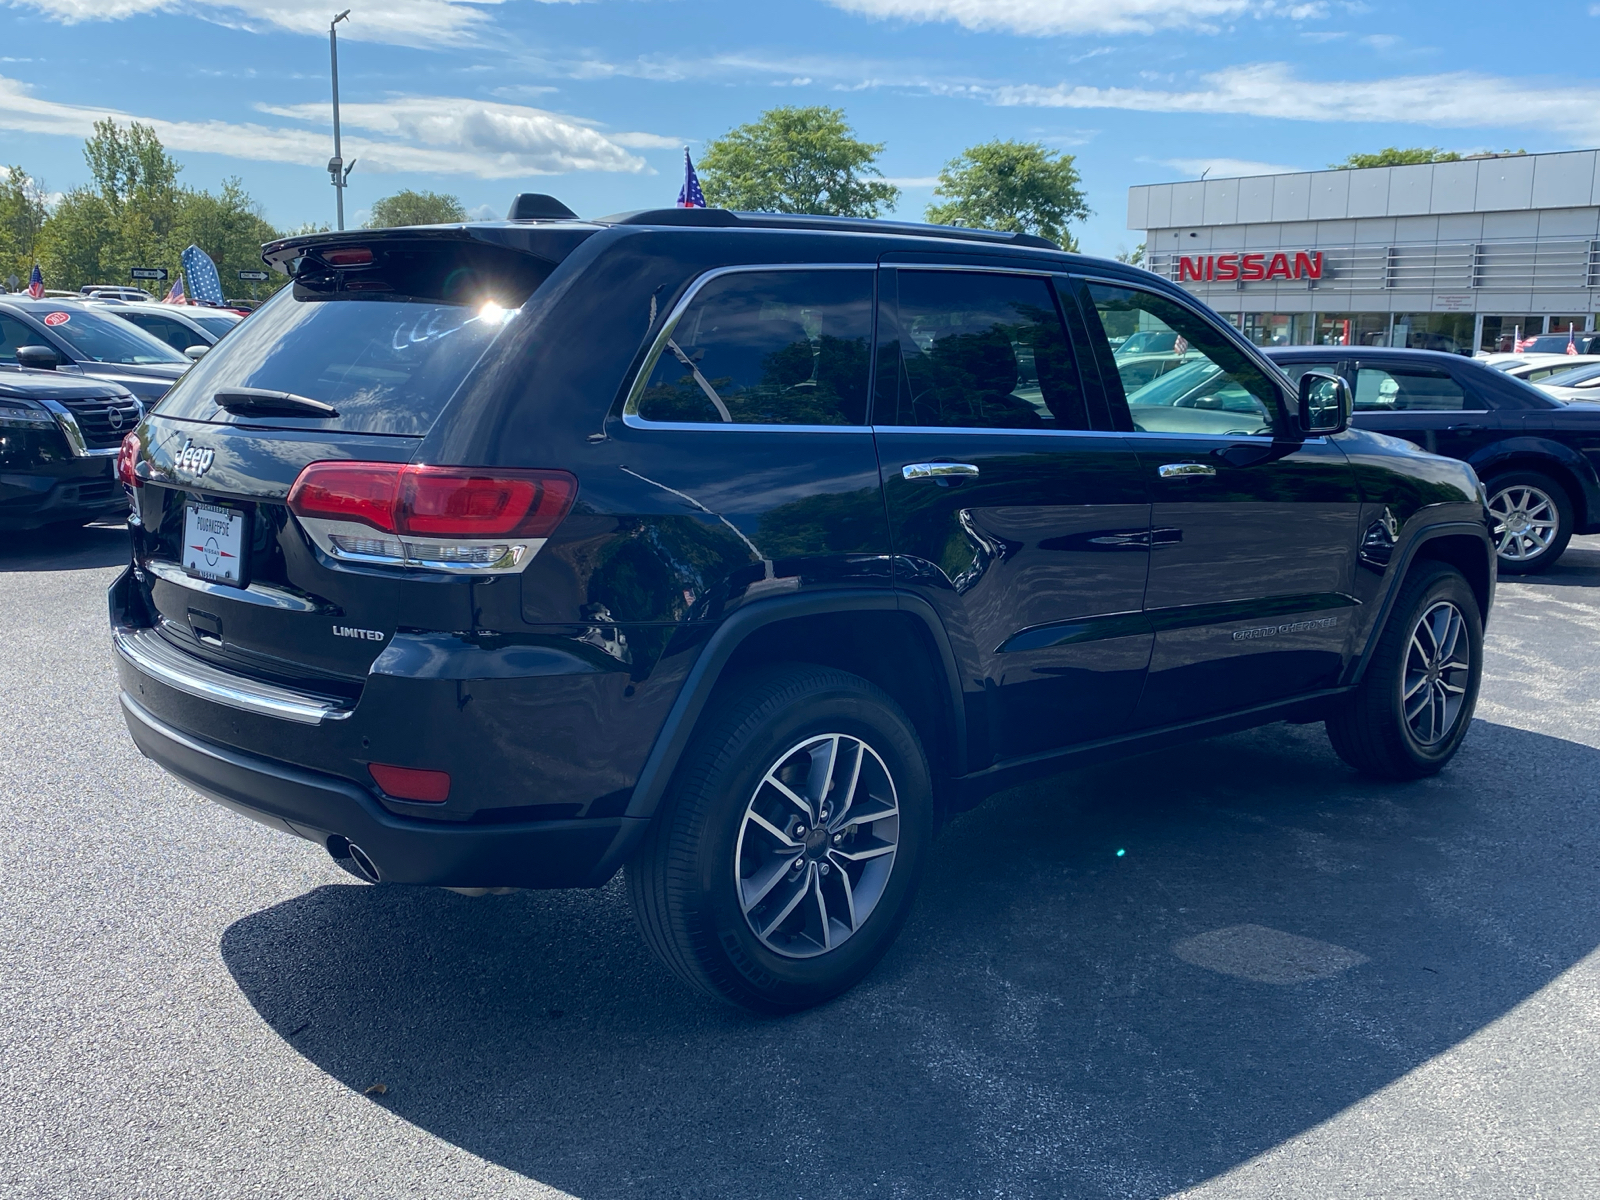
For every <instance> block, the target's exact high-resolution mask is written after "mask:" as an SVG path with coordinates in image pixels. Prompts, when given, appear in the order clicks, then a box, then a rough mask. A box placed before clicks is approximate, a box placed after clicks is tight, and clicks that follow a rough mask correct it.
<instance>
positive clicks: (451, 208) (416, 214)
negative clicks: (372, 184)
mask: <svg viewBox="0 0 1600 1200" xmlns="http://www.w3.org/2000/svg"><path fill="white" fill-rule="evenodd" d="M466 219H467V210H466V209H465V208H463V207H462V206H461V201H460V200H458V199H457V198H456V197H454V196H447V195H445V194H443V193H442V192H413V191H412V190H411V189H410V188H406V189H404V190H403V191H398V192H396V193H395V194H394V195H392V196H385V197H384V198H383V199H382V200H379V201H378V202H377V203H376V204H374V205H373V206H372V216H371V217H369V218H368V219H367V225H366V227H367V228H368V229H394V228H396V227H398V226H401V225H450V224H454V223H455V222H457V221H465V220H466Z"/></svg>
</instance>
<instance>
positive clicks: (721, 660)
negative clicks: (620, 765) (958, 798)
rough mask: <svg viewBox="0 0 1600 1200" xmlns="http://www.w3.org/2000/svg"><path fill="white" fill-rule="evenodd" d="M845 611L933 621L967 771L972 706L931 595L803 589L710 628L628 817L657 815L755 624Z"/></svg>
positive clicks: (961, 768)
mask: <svg viewBox="0 0 1600 1200" xmlns="http://www.w3.org/2000/svg"><path fill="white" fill-rule="evenodd" d="M846 612H905V613H910V614H911V615H913V616H915V617H917V618H919V619H920V620H921V621H922V623H923V624H924V625H925V626H926V627H927V630H928V634H929V636H930V637H931V638H932V640H933V645H934V648H935V649H936V650H937V652H938V654H939V657H940V659H941V665H942V667H943V669H944V676H945V680H946V686H947V688H948V689H949V696H948V702H949V706H950V715H951V721H952V722H953V730H954V734H955V737H954V741H955V753H954V759H955V760H954V762H952V764H951V766H952V773H953V774H955V775H960V774H962V773H964V772H965V771H966V744H967V729H966V712H965V707H964V705H963V703H962V698H961V676H960V673H959V671H958V669H957V667H956V658H955V653H954V652H953V651H952V650H951V648H950V638H949V635H948V634H947V633H946V632H945V628H944V623H943V622H942V621H940V620H939V615H938V613H937V612H935V611H934V608H933V606H932V605H931V604H929V603H928V602H927V601H926V600H923V599H922V598H921V597H919V596H915V595H912V594H911V593H909V592H903V591H899V590H896V589H893V588H840V589H834V590H828V591H816V592H801V593H797V594H795V595H792V596H774V597H772V598H770V599H766V600H758V601H756V602H755V603H753V604H747V605H745V606H743V607H741V608H739V609H738V610H737V611H736V612H734V613H733V614H732V615H730V616H728V617H727V618H726V619H724V620H723V622H722V623H721V624H720V625H718V626H717V627H716V629H715V630H713V631H712V633H711V636H710V637H709V638H707V639H706V644H705V645H704V647H702V649H701V651H700V654H699V656H698V657H697V658H696V659H695V662H694V665H693V666H692V667H690V669H689V673H688V675H687V676H686V677H685V678H684V681H683V686H682V687H680V688H679V689H678V697H677V699H676V700H675V701H673V704H672V708H671V709H670V710H668V712H667V719H666V721H665V722H664V723H663V724H662V726H661V730H660V732H659V733H657V734H656V740H655V744H654V745H653V746H652V747H651V748H650V756H649V757H648V758H646V759H645V762H644V766H643V768H641V769H640V772H639V778H638V781H637V782H636V783H635V784H634V787H633V796H632V798H631V799H630V800H629V801H628V808H627V812H626V814H625V815H627V816H628V817H630V818H633V819H634V820H637V821H638V822H639V824H640V826H641V827H642V826H643V825H644V824H646V823H647V822H648V820H649V818H650V817H651V816H653V815H654V814H655V811H656V808H657V806H658V805H659V804H660V803H661V797H662V796H663V795H664V794H665V793H666V790H667V784H668V783H669V782H670V781H671V779H672V773H673V771H675V770H676V769H677V766H678V760H679V758H681V757H682V755H683V751H684V749H685V748H686V747H687V746H688V744H689V739H690V738H691V737H692V736H693V735H694V729H695V726H696V724H697V723H698V722H699V720H700V714H701V713H702V712H704V711H705V707H706V702H707V701H708V700H710V698H711V693H712V691H713V690H714V689H715V688H716V685H717V682H718V680H719V679H720V678H721V676H722V671H723V668H724V667H726V666H727V664H728V660H729V659H730V658H732V657H733V652H734V651H735V650H737V649H738V648H739V644H740V643H741V642H743V641H744V640H745V639H746V638H747V637H749V636H750V635H751V634H752V633H754V632H755V631H756V630H758V629H760V628H762V627H763V626H766V625H771V624H772V623H773V622H775V621H787V620H791V619H793V618H795V617H812V616H825V615H830V614H833V613H846Z"/></svg>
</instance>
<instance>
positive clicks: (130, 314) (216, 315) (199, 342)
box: [99, 300, 244, 358]
mask: <svg viewBox="0 0 1600 1200" xmlns="http://www.w3.org/2000/svg"><path fill="white" fill-rule="evenodd" d="M99 307H103V308H104V309H105V311H107V312H109V313H112V314H114V315H116V316H118V317H121V318H122V319H123V320H124V321H127V322H129V323H130V324H132V325H137V326H138V327H139V328H140V329H142V330H144V331H145V332H146V333H148V334H149V335H150V336H151V337H154V338H159V339H160V340H161V341H163V342H165V343H166V344H167V345H169V346H171V347H172V348H173V349H174V350H176V351H178V352H179V353H180V354H181V353H183V352H184V351H186V350H189V349H190V348H192V347H195V346H198V347H200V352H201V353H205V352H206V351H208V350H210V349H211V347H212V346H215V345H216V344H217V341H218V339H219V338H221V337H222V335H223V334H225V333H227V332H228V331H229V330H231V329H232V328H233V327H234V326H235V325H237V324H238V323H239V322H240V321H242V320H244V318H243V317H241V316H240V315H239V314H238V313H236V312H232V311H230V310H228V309H222V308H204V307H201V306H198V305H189V304H127V303H124V302H122V301H118V300H112V301H102V302H101V304H100V305H99ZM185 357H187V358H194V357H197V355H185Z"/></svg>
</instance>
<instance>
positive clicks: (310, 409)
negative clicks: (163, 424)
mask: <svg viewBox="0 0 1600 1200" xmlns="http://www.w3.org/2000/svg"><path fill="white" fill-rule="evenodd" d="M211 401H212V403H214V404H215V405H216V406H217V407H218V408H225V409H227V410H228V411H229V412H231V413H236V414H237V415H239V416H241V417H337V416H338V415H339V410H338V409H337V408H335V407H334V406H333V405H331V404H324V403H323V402H322V401H321V400H313V399H311V398H310V397H309V396H296V395H295V394H294V393H293V392H274V391H270V390H268V389H267V388H247V387H236V388H224V389H223V390H222V391H220V392H218V393H217V394H216V395H214V396H212V397H211Z"/></svg>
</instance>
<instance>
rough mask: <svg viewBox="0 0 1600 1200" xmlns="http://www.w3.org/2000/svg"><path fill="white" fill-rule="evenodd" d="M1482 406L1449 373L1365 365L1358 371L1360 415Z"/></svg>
mask: <svg viewBox="0 0 1600 1200" xmlns="http://www.w3.org/2000/svg"><path fill="white" fill-rule="evenodd" d="M1478 407H1481V406H1480V405H1479V404H1478V403H1477V402H1476V401H1468V399H1467V395H1466V393H1465V392H1464V391H1463V390H1462V388H1461V385H1460V384H1459V383H1457V382H1456V381H1455V380H1454V379H1452V378H1451V377H1450V372H1448V371H1440V370H1437V369H1431V368H1428V367H1388V368H1379V367H1367V366H1363V367H1361V368H1360V369H1359V370H1358V371H1357V372H1356V411H1357V412H1455V411H1459V410H1460V409H1463V408H1478Z"/></svg>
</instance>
